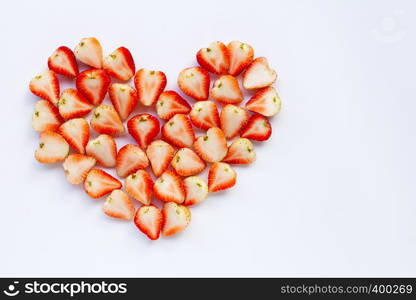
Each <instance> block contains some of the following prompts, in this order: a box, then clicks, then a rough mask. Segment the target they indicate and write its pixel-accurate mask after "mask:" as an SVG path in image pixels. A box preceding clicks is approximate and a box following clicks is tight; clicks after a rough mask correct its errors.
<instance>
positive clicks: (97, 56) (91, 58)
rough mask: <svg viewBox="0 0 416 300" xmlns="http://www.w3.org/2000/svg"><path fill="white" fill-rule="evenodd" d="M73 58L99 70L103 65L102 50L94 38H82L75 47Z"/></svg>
mask: <svg viewBox="0 0 416 300" xmlns="http://www.w3.org/2000/svg"><path fill="white" fill-rule="evenodd" d="M74 53H75V57H76V58H77V59H78V60H79V61H80V62H82V63H84V64H86V65H89V66H91V67H93V68H97V69H101V67H102V64H103V48H102V47H101V44H100V42H99V41H98V40H97V39H96V38H94V37H89V38H83V39H81V41H80V42H79V43H78V45H76V46H75V49H74Z"/></svg>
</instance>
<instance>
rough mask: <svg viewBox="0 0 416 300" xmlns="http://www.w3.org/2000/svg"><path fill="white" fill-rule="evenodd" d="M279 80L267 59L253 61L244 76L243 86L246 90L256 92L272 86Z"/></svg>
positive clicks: (259, 58)
mask: <svg viewBox="0 0 416 300" xmlns="http://www.w3.org/2000/svg"><path fill="white" fill-rule="evenodd" d="M276 79H277V73H276V71H275V70H273V69H272V68H270V66H269V62H268V61H267V59H266V58H265V57H258V58H256V59H255V60H253V61H252V63H251V64H250V65H249V66H248V68H247V70H246V71H245V72H244V74H243V86H244V88H245V89H246V90H254V89H260V88H264V87H267V86H269V85H272V84H273V83H274V82H275V81H276Z"/></svg>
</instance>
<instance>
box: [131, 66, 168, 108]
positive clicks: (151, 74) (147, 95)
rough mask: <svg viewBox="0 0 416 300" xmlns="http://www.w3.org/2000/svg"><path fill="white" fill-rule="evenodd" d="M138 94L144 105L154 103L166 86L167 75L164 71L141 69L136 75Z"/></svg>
mask: <svg viewBox="0 0 416 300" xmlns="http://www.w3.org/2000/svg"><path fill="white" fill-rule="evenodd" d="M134 85H135V86H136V90H137V95H138V97H139V100H140V102H141V103H142V104H143V105H144V106H150V105H153V104H154V103H155V102H156V100H157V99H158V98H159V95H160V93H162V92H163V90H164V89H165V87H166V75H165V73H163V72H162V71H153V70H147V69H140V70H139V71H137V73H136V75H134Z"/></svg>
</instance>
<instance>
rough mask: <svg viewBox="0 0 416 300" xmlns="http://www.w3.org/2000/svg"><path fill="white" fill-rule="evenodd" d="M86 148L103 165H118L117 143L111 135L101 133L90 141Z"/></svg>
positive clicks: (109, 166)
mask: <svg viewBox="0 0 416 300" xmlns="http://www.w3.org/2000/svg"><path fill="white" fill-rule="evenodd" d="M85 150H86V152H87V154H88V155H90V156H92V157H94V158H95V159H96V160H97V162H98V163H99V164H100V165H102V166H103V167H106V168H113V167H115V166H116V157H117V145H116V142H115V140H114V138H113V137H112V136H111V135H108V134H100V135H99V136H98V137H96V138H95V139H93V140H90V141H89V142H88V144H87V147H86V148H85Z"/></svg>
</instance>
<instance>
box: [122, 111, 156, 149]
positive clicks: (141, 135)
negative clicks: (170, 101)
mask: <svg viewBox="0 0 416 300" xmlns="http://www.w3.org/2000/svg"><path fill="white" fill-rule="evenodd" d="M127 129H128V131H129V133H130V135H131V136H132V137H133V138H134V139H135V140H136V142H137V144H139V146H140V147H141V148H142V149H146V147H147V145H148V144H149V143H151V142H152V141H153V139H154V138H155V137H156V136H157V135H158V134H159V131H160V124H159V120H158V119H157V118H155V117H154V116H152V115H151V114H138V115H136V116H134V117H133V118H131V119H130V120H129V121H128V122H127Z"/></svg>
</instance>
